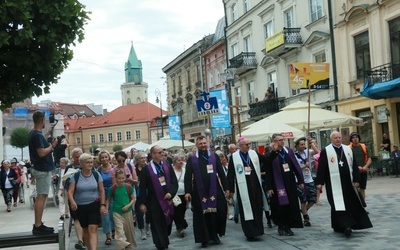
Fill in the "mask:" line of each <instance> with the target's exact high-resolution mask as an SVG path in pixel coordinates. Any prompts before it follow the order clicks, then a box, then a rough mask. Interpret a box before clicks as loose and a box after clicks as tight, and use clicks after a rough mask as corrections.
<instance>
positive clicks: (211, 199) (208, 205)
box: [192, 150, 217, 214]
mask: <svg viewBox="0 0 400 250" xmlns="http://www.w3.org/2000/svg"><path fill="white" fill-rule="evenodd" d="M207 153H208V154H209V156H208V157H209V158H208V159H209V162H210V164H212V165H213V173H212V174H209V175H210V187H209V188H208V196H207V195H206V192H205V189H206V187H205V186H204V182H203V178H202V176H201V172H200V165H199V159H198V158H197V157H196V155H193V156H192V166H193V173H194V177H195V180H196V186H197V190H198V191H199V197H200V203H201V208H202V209H203V214H205V213H216V212H217V159H216V158H215V154H214V153H211V154H210V151H208V150H207ZM197 154H198V155H199V157H201V156H200V153H199V152H198V151H197Z"/></svg>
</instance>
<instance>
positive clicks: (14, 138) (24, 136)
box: [10, 127, 29, 148]
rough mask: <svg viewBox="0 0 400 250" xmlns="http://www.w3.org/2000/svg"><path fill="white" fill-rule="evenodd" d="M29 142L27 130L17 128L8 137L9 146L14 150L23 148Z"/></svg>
mask: <svg viewBox="0 0 400 250" xmlns="http://www.w3.org/2000/svg"><path fill="white" fill-rule="evenodd" d="M28 141H29V129H27V128H23V127H18V128H15V129H14V130H13V131H12V133H11V137H10V144H11V146H13V147H16V148H24V147H26V146H28Z"/></svg>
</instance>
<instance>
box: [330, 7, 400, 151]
mask: <svg viewBox="0 0 400 250" xmlns="http://www.w3.org/2000/svg"><path fill="white" fill-rule="evenodd" d="M333 2H334V13H335V33H334V34H335V46H336V59H337V65H338V67H337V73H338V83H339V102H338V103H337V105H338V110H339V112H341V113H346V114H351V115H355V116H358V117H362V118H363V119H364V125H363V126H361V127H358V128H351V130H350V131H349V132H351V131H358V132H359V133H360V135H361V138H362V141H363V142H364V143H366V144H367V145H368V147H369V149H370V150H371V151H372V152H373V154H374V155H378V152H379V150H380V144H381V141H382V134H383V133H388V135H389V138H390V140H391V143H392V145H393V144H398V143H399V124H400V120H399V119H400V115H399V113H400V98H399V97H390V96H391V95H392V93H390V91H389V92H385V91H384V90H378V92H379V94H380V97H378V98H377V99H372V98H371V97H365V96H363V94H365V89H364V83H365V82H369V83H370V84H371V85H374V84H376V86H378V84H379V83H384V82H387V81H389V80H396V79H397V80H400V42H399V41H400V2H399V1H397V0H392V1H361V0H358V1H357V0H353V1H333ZM373 98H376V97H373Z"/></svg>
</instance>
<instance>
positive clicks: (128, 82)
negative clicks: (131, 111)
mask: <svg viewBox="0 0 400 250" xmlns="http://www.w3.org/2000/svg"><path fill="white" fill-rule="evenodd" d="M147 89H148V84H147V83H145V82H143V75H142V61H140V60H139V59H138V57H137V55H136V52H135V49H134V48H133V43H132V45H131V51H130V52H129V57H128V61H127V62H126V63H125V83H123V84H122V85H121V97H122V105H123V106H125V105H129V104H135V103H141V102H147V100H148V98H147Z"/></svg>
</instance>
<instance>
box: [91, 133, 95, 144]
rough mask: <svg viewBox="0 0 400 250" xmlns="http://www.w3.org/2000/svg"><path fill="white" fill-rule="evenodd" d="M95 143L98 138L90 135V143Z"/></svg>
mask: <svg viewBox="0 0 400 250" xmlns="http://www.w3.org/2000/svg"><path fill="white" fill-rule="evenodd" d="M95 142H96V136H95V135H90V143H95Z"/></svg>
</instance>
